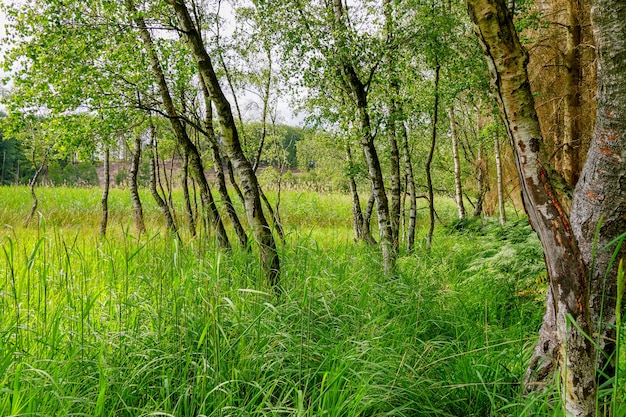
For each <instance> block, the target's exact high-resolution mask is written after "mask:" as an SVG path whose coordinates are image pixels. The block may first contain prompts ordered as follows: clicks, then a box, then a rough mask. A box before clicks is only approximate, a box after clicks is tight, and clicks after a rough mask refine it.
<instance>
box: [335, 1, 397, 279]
mask: <svg viewBox="0 0 626 417" xmlns="http://www.w3.org/2000/svg"><path fill="white" fill-rule="evenodd" d="M332 12H333V16H334V21H335V26H336V29H337V32H338V33H340V34H341V33H345V31H346V25H345V21H344V19H345V16H344V10H343V4H342V2H341V0H333V9H332ZM339 36H341V35H339ZM341 43H342V42H341V40H340V38H339V44H340V45H339V48H340V49H341V47H342V46H341ZM344 49H345V48H344ZM339 54H340V55H341V56H340V59H339V61H340V62H339V68H338V69H339V70H340V71H341V74H342V81H343V83H344V85H345V87H346V90H347V91H349V93H350V95H351V99H352V101H353V102H354V104H355V106H356V111H357V114H358V118H359V124H360V126H359V127H360V131H361V132H360V134H361V144H362V146H363V151H364V153H365V161H366V163H367V168H368V172H369V176H370V180H371V182H372V193H373V195H374V198H375V199H376V208H377V214H378V228H379V230H380V237H381V247H382V253H383V265H384V268H385V271H386V272H388V273H389V272H391V271H392V270H393V269H394V266H395V262H396V251H395V250H394V244H393V241H394V239H393V231H392V226H391V219H390V214H389V200H388V199H387V194H386V192H385V183H384V180H383V173H382V169H381V166H380V160H379V158H378V152H377V151H376V145H375V143H374V136H373V134H372V126H371V122H370V116H369V112H368V102H367V85H366V83H364V82H363V81H361V79H360V78H359V75H358V73H357V71H356V69H355V67H354V66H353V65H352V63H351V62H350V60H349V59H348V57H346V56H345V55H344V52H341V51H340V52H339Z"/></svg>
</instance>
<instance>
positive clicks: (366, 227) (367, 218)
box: [362, 188, 376, 244]
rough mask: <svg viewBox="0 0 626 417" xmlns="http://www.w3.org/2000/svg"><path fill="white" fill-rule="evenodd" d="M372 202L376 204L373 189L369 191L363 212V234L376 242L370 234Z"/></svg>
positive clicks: (373, 242)
mask: <svg viewBox="0 0 626 417" xmlns="http://www.w3.org/2000/svg"><path fill="white" fill-rule="evenodd" d="M374 204H376V195H375V194H374V189H373V188H372V190H371V191H370V196H369V198H368V199H367V205H366V206H365V211H364V212H363V226H362V228H363V234H364V235H366V236H369V239H371V242H372V244H376V239H374V237H373V236H372V231H371V230H372V227H371V224H372V213H373V212H374Z"/></svg>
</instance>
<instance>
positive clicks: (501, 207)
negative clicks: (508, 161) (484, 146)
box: [493, 132, 506, 224]
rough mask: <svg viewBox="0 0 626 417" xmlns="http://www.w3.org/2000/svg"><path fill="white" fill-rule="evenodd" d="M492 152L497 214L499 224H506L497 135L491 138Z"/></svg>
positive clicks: (500, 157) (500, 158)
mask: <svg viewBox="0 0 626 417" xmlns="http://www.w3.org/2000/svg"><path fill="white" fill-rule="evenodd" d="M493 152H494V154H495V158H496V186H497V188H498V213H499V218H500V224H504V223H506V211H505V210H504V182H503V178H502V156H501V152H500V138H499V137H498V133H497V132H496V134H495V135H494V138H493Z"/></svg>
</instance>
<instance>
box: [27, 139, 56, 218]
mask: <svg viewBox="0 0 626 417" xmlns="http://www.w3.org/2000/svg"><path fill="white" fill-rule="evenodd" d="M49 152H50V150H49V149H46V152H45V154H44V156H43V158H42V159H41V163H40V164H39V167H38V168H37V170H36V171H35V174H34V175H33V177H32V178H31V179H30V181H29V183H28V186H29V188H30V196H31V197H32V198H33V205H32V206H31V208H30V213H29V214H28V217H26V222H24V226H25V227H28V225H29V224H30V222H31V220H32V219H33V217H35V213H37V206H38V205H39V200H38V199H37V194H35V186H36V185H37V180H38V179H39V176H40V175H41V172H42V171H43V169H44V168H45V166H46V163H47V162H48V154H49ZM34 161H35V151H34V150H33V162H34Z"/></svg>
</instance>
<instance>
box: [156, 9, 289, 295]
mask: <svg viewBox="0 0 626 417" xmlns="http://www.w3.org/2000/svg"><path fill="white" fill-rule="evenodd" d="M168 3H169V4H171V5H172V6H173V8H174V11H175V13H176V17H177V18H178V23H179V25H180V26H181V29H182V32H183V36H184V37H185V39H186V40H187V42H188V44H189V46H190V49H191V51H192V55H193V57H194V59H195V60H196V64H197V65H198V68H199V69H200V74H201V75H202V77H203V79H204V82H205V83H206V85H207V87H208V89H209V92H210V94H211V100H212V101H213V103H214V104H215V107H216V109H217V115H218V120H219V123H220V127H221V130H222V134H223V141H224V148H225V149H226V153H227V154H228V157H229V159H230V161H231V162H232V163H233V166H234V168H235V169H236V170H237V173H238V174H239V178H240V180H241V184H242V187H243V197H244V203H245V207H246V214H247V217H248V223H249V224H250V227H251V228H252V233H253V234H254V238H255V240H256V242H257V244H258V245H259V248H260V255H261V263H262V265H263V268H264V270H265V275H266V277H267V280H268V282H269V284H270V285H271V286H272V287H273V288H274V289H275V290H276V291H279V290H280V288H279V281H280V260H279V257H278V251H277V248H276V241H275V240H274V235H273V233H272V230H271V228H270V227H269V224H268V223H267V220H266V219H265V215H264V214H263V207H262V205H261V196H260V194H261V193H260V189H259V184H258V181H257V177H256V175H255V173H254V170H253V169H252V165H251V164H250V161H249V160H248V159H247V158H246V156H245V154H244V152H243V149H242V148H241V143H240V141H239V135H238V133H237V126H236V125H235V119H234V118H233V113H232V110H231V107H230V103H229V102H228V100H227V98H226V96H225V95H224V92H223V91H222V88H221V86H220V83H219V80H218V79H217V75H216V74H215V71H214V69H213V64H212V63H211V58H210V57H209V54H208V53H207V51H206V48H205V47H204V43H203V41H202V37H201V36H200V32H198V29H197V28H196V27H195V24H194V22H193V20H192V18H191V16H190V14H189V10H188V9H187V5H186V4H185V1H184V0H168Z"/></svg>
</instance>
